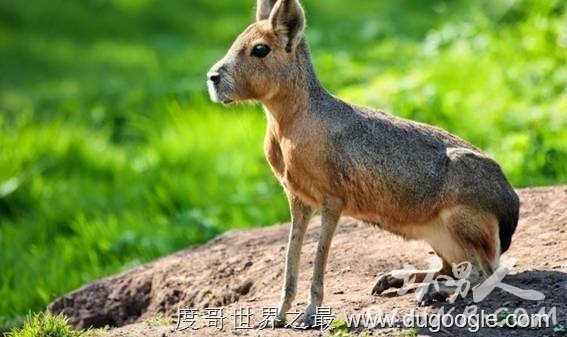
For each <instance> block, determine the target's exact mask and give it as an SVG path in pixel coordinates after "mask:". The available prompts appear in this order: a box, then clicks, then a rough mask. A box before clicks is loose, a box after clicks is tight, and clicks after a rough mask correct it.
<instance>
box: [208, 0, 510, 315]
mask: <svg viewBox="0 0 567 337" xmlns="http://www.w3.org/2000/svg"><path fill="white" fill-rule="evenodd" d="M304 26H305V17H304V12H303V9H302V7H301V5H300V4H299V2H298V0H277V1H275V0H258V11H257V21H256V22H255V23H254V24H252V25H251V26H249V27H248V28H247V29H246V30H245V31H244V32H243V33H242V34H241V35H240V36H239V37H238V38H237V39H236V41H235V42H234V44H233V45H232V47H231V48H230V50H229V51H228V53H227V54H226V56H225V57H224V58H223V59H222V60H220V61H219V62H218V63H217V64H216V65H215V66H214V67H213V68H212V69H211V71H210V72H209V78H210V80H209V82H208V85H209V90H210V93H211V97H212V99H213V100H215V101H220V102H223V103H230V102H233V101H243V100H254V101H259V102H261V103H262V104H263V106H264V110H265V112H266V116H267V132H266V138H265V144H264V149H265V153H266V157H267V159H268V162H269V163H270V166H271V167H272V170H273V171H274V173H275V175H276V177H277V179H278V180H279V181H280V182H281V184H282V185H283V187H284V189H285V191H286V194H287V195H288V198H289V200H290V209H291V213H292V230H291V234H290V240H289V244H288V252H287V259H286V276H285V281H284V287H283V290H282V301H281V303H280V319H282V320H283V319H285V315H284V313H285V312H286V311H287V310H288V309H289V307H290V305H291V302H292V301H293V297H294V296H295V288H296V280H297V264H298V263H299V252H298V250H300V249H301V242H302V240H303V234H304V233H305V227H306V224H307V222H308V221H309V217H310V215H311V212H312V211H313V210H316V209H318V210H320V211H321V214H322V222H323V226H322V230H321V238H320V242H319V247H318V250H317V255H316V257H315V263H314V273H313V281H312V286H311V298H310V303H309V306H308V308H307V314H308V315H310V314H312V313H313V312H314V308H315V307H316V306H318V305H321V302H322V297H323V274H324V269H325V264H326V261H327V257H328V252H329V246H330V242H331V238H332V235H333V233H334V230H335V228H336V223H337V221H338V218H339V216H340V215H349V216H352V217H355V218H358V219H361V220H364V221H367V222H369V223H372V224H375V225H377V226H379V227H381V228H383V229H385V230H388V231H391V232H393V233H397V234H399V235H402V236H403V237H405V238H407V239H423V240H425V241H427V242H429V243H430V244H431V245H432V247H433V248H434V250H435V251H436V252H437V254H438V255H439V256H440V257H441V258H443V260H444V264H445V265H446V266H448V265H450V264H451V263H459V262H462V261H467V260H468V261H471V262H473V264H474V269H475V272H477V273H478V274H479V275H482V276H483V277H487V276H488V275H490V274H491V273H492V272H493V270H494V268H496V267H497V266H498V259H499V256H500V254H501V252H503V251H505V250H506V249H507V248H508V246H509V243H510V238H511V236H512V234H513V232H514V229H515V226H516V223H517V218H518V208H519V202H518V198H517V196H516V194H515V192H514V190H513V189H512V187H511V186H510V185H509V183H508V182H507V180H506V178H505V176H504V174H503V173H502V171H501V169H500V167H499V166H498V164H496V163H495V162H494V161H493V160H491V159H490V158H489V157H487V156H486V155H484V154H483V153H482V152H480V151H479V150H478V149H477V148H475V147H474V146H472V145H470V144H468V143H467V142H465V141H463V140H462V139H460V138H458V137H456V136H454V135H451V134H450V133H448V132H446V131H444V130H441V129H438V128H435V127H432V126H429V125H425V124H421V123H417V122H413V121H409V120H405V119H401V118H397V117H394V116H392V115H389V114H386V113H384V112H381V111H376V110H373V109H370V108H367V107H362V106H357V105H353V104H349V103H346V102H344V101H342V100H340V99H338V98H336V97H334V96H333V95H331V94H329V93H328V92H327V91H326V90H325V89H324V88H323V87H322V86H321V84H320V83H319V81H318V79H317V77H316V75H315V72H314V70H313V66H312V64H311V58H310V55H309V51H308V47H307V43H306V41H305V39H304V36H303V28H304ZM260 43H261V44H266V45H268V46H269V47H270V48H271V52H270V53H269V54H268V55H267V56H265V57H263V58H260V57H255V56H252V55H251V53H252V49H253V48H254V46H256V45H257V44H260ZM215 77H216V82H215V81H213V80H214V79H215ZM443 270H444V271H446V270H447V268H444V269H443ZM479 280H480V278H479ZM390 281H391V280H390ZM390 283H392V282H390ZM393 283H395V282H393ZM383 284H389V283H388V282H386V283H384V282H383ZM377 286H378V284H377ZM379 288H380V287H379ZM375 289H376V288H375ZM378 290H379V291H376V292H377V293H379V292H381V291H383V290H384V289H378ZM306 322H308V323H309V322H311V320H310V318H309V316H308V317H307V318H306Z"/></svg>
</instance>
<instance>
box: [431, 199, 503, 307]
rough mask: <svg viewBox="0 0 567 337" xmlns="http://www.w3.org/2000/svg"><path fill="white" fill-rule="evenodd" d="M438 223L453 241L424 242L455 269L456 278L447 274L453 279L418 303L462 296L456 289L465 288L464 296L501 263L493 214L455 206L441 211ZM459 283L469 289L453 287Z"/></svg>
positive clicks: (432, 288) (434, 288)
mask: <svg viewBox="0 0 567 337" xmlns="http://www.w3.org/2000/svg"><path fill="white" fill-rule="evenodd" d="M440 220H441V221H440V222H439V224H440V226H441V227H442V228H443V229H442V230H444V231H445V233H446V234H448V235H447V237H450V238H452V242H451V243H449V242H445V243H443V242H440V241H439V240H431V238H430V239H429V240H427V241H428V242H429V243H430V244H431V245H432V246H434V249H435V251H437V252H439V254H440V255H441V256H443V257H444V259H446V261H447V262H448V263H450V264H451V265H452V266H455V267H456V268H454V270H456V271H457V275H450V276H451V278H452V279H453V280H448V281H446V282H439V283H437V287H429V288H428V291H427V292H426V293H425V294H424V296H423V297H422V299H421V301H420V303H421V304H429V303H430V302H431V301H433V300H445V299H447V298H449V297H451V296H455V297H456V296H459V295H462V296H464V295H465V294H464V293H456V291H455V290H459V292H460V291H463V290H465V289H466V290H467V295H468V294H471V293H472V288H474V287H475V286H476V285H478V284H480V283H482V282H484V280H486V279H487V278H488V277H489V276H490V275H492V273H493V272H494V270H496V269H497V268H498V264H499V260H500V239H499V236H498V221H497V219H496V217H495V216H494V215H492V214H491V213H488V212H485V211H479V210H476V209H473V208H469V207H465V206H458V207H454V208H451V209H447V210H444V211H443V212H441V214H440ZM451 274H453V273H451ZM459 282H460V283H463V282H466V285H468V287H466V286H465V287H462V286H458V285H457V286H455V283H456V284H459ZM455 297H453V298H452V300H454V299H455Z"/></svg>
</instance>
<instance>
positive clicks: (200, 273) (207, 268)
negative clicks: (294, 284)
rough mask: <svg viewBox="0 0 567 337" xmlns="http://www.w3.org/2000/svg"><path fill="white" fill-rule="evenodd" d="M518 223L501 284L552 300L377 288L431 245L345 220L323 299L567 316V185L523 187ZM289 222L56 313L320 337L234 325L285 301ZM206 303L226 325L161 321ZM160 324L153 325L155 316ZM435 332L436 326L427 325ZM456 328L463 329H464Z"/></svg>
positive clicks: (141, 327)
mask: <svg viewBox="0 0 567 337" xmlns="http://www.w3.org/2000/svg"><path fill="white" fill-rule="evenodd" d="M519 194H520V198H521V200H522V208H521V216H520V224H519V225H518V230H517V232H516V234H515V236H514V238H513V242H512V246H511V249H510V250H509V251H508V252H507V253H506V254H505V255H504V257H503V260H506V259H507V258H511V257H513V258H515V259H516V260H517V262H516V265H515V267H514V268H513V269H512V271H511V272H510V273H509V274H508V276H506V278H505V279H504V280H503V282H504V283H505V284H507V285H510V286H515V287H517V288H521V289H533V290H537V291H539V292H542V293H543V294H544V295H545V300H542V301H530V300H526V299H522V298H520V297H518V296H516V295H514V294H511V293H510V292H508V291H505V290H502V289H498V288H497V289H495V290H494V291H493V292H492V293H491V294H490V295H489V296H488V297H487V298H486V299H485V300H484V301H482V302H480V303H473V302H472V299H469V298H467V299H461V300H458V301H457V302H456V303H455V304H452V305H450V304H446V303H438V304H436V305H434V306H430V307H425V308H423V307H418V306H417V305H416V296H415V294H414V293H411V292H410V293H408V294H405V295H403V296H396V293H395V292H390V293H387V294H385V296H380V297H375V296H371V295H370V291H371V289H372V287H373V285H374V282H375V280H376V278H377V277H378V276H379V275H381V274H382V273H385V272H388V271H391V270H392V269H400V268H403V267H404V264H406V263H409V264H411V265H413V266H415V267H417V268H423V267H427V263H426V259H427V258H428V257H431V256H432V254H433V252H432V251H431V249H430V248H429V247H428V246H427V245H426V244H424V243H421V242H416V241H403V240H402V239H400V238H398V237H396V236H393V235H391V234H389V233H386V232H384V231H380V230H377V229H375V228H372V227H370V226H367V225H364V224H362V223H360V222H357V221H356V220H353V219H349V218H344V219H342V221H341V224H340V227H339V230H338V231H337V234H336V236H335V239H334V241H333V247H332V250H331V257H330V260H329V261H330V262H329V265H328V268H327V273H326V279H325V294H326V296H325V300H324V302H325V305H328V306H330V307H332V308H333V313H334V314H336V316H337V317H339V318H340V317H344V314H350V313H363V312H365V310H368V309H376V308H378V307H379V308H380V309H381V310H382V311H383V312H390V311H391V310H394V309H397V310H398V311H399V312H400V313H405V312H409V311H410V310H412V309H415V310H417V311H419V312H425V311H426V310H429V311H432V312H435V311H438V310H440V309H441V308H443V310H445V312H447V311H448V310H449V309H450V308H454V311H453V313H455V314H456V313H461V312H463V311H464V310H465V307H466V306H467V305H473V304H474V305H477V306H478V309H479V310H481V309H482V310H485V311H486V312H487V313H489V312H494V311H495V310H496V309H498V308H502V307H506V308H508V309H509V311H510V312H512V311H514V310H515V309H516V308H524V309H525V310H526V311H527V312H528V313H530V314H531V313H533V312H537V311H539V310H540V309H541V308H544V307H545V308H546V310H550V309H551V308H552V307H555V308H556V314H557V321H558V323H562V324H563V325H566V323H567V316H566V315H567V232H566V230H567V186H560V187H550V188H535V189H524V190H520V191H519ZM319 221H320V219H319V218H314V219H313V221H312V223H311V225H310V228H309V231H308V234H307V237H306V240H305V245H304V247H303V254H302V261H301V266H300V278H299V288H298V295H297V297H296V301H295V303H294V304H295V307H294V309H295V310H302V309H304V308H305V305H306V302H307V294H308V286H309V281H310V277H311V269H312V261H313V256H314V251H315V248H316V242H317V238H318V232H319ZM288 227H289V225H288V224H282V225H278V226H274V227H271V228H263V229H254V230H246V231H234V232H230V233H227V234H225V235H222V236H220V237H219V238H217V239H215V240H213V241H212V242H210V243H208V244H206V245H204V246H201V247H197V248H191V249H187V250H184V251H180V252H178V253H175V254H173V255H170V256H167V257H164V258H162V259H159V260H157V261H155V262H153V263H150V264H148V265H145V266H142V267H139V268H136V269H133V270H130V271H127V272H125V273H122V274H120V275H117V276H113V277H109V278H105V279H102V280H99V281H96V282H93V283H91V284H88V285H86V286H84V287H82V288H81V289H79V290H77V291H75V292H73V293H71V294H69V295H66V296H64V297H62V298H59V299H57V300H56V301H54V302H53V303H52V304H51V305H50V307H49V310H51V311H52V312H54V313H64V314H66V315H67V316H69V318H70V321H71V323H72V324H73V325H74V326H76V327H78V328H84V327H91V326H92V327H101V326H105V325H109V326H111V327H120V328H116V329H111V330H109V331H106V332H101V334H102V335H104V336H138V335H145V336H147V337H153V336H156V337H157V336H159V337H162V336H177V335H179V336H189V335H194V336H219V335H223V336H224V335H226V336H230V335H247V336H266V335H269V336H296V335H301V336H318V335H320V332H319V331H301V332H298V331H297V330H293V329H277V330H275V331H271V330H264V331H261V330H256V329H255V330H235V329H234V317H231V313H233V312H234V310H235V309H238V308H246V307H249V308H250V310H251V313H253V314H254V316H252V318H251V320H252V322H258V321H259V320H260V319H261V318H262V309H261V308H263V307H273V306H275V305H276V304H277V302H278V299H279V290H280V286H281V282H282V274H283V259H284V250H285V244H286V240H287V232H288ZM185 307H189V308H195V309H200V311H199V313H198V315H199V314H201V315H202V314H203V313H204V310H203V309H204V308H210V307H226V309H225V310H226V311H225V313H224V316H226V317H227V320H226V321H225V322H224V325H225V327H224V330H223V331H222V332H219V331H218V330H217V329H216V328H213V327H208V328H204V327H202V328H200V329H199V330H196V331H191V330H190V329H188V330H185V331H181V332H179V331H176V332H174V331H172V328H175V326H171V325H167V324H156V323H155V322H156V320H155V319H154V318H155V317H156V315H159V314H162V315H166V316H171V315H174V314H175V313H176V312H177V310H178V308H185ZM152 322H153V323H152ZM555 330H556V331H555V332H554V331H553V328H548V329H546V330H533V329H518V328H515V329H511V328H485V329H481V332H480V335H483V336H510V335H515V336H534V335H537V336H539V335H549V336H553V335H554V334H557V333H560V331H559V330H561V329H560V328H556V329H555ZM397 331H399V329H397V328H375V329H373V330H371V333H372V335H374V336H378V335H380V336H382V335H384V336H390V335H393V336H396V335H397ZM419 331H420V333H421V334H424V335H435V333H432V332H431V331H430V330H428V329H426V328H423V329H421V330H419ZM457 331H458V333H457ZM437 334H439V335H446V336H453V335H457V334H458V335H461V336H467V335H471V336H474V335H478V334H473V333H471V332H469V331H467V330H466V329H457V328H455V327H445V328H442V329H441V330H440V331H439V332H438V333H437Z"/></svg>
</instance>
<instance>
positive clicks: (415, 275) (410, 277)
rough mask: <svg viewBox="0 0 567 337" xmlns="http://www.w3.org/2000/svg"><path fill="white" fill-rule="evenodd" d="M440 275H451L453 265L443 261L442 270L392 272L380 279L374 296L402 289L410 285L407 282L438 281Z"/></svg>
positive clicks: (375, 286) (374, 289)
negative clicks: (390, 290)
mask: <svg viewBox="0 0 567 337" xmlns="http://www.w3.org/2000/svg"><path fill="white" fill-rule="evenodd" d="M440 275H448V276H450V275H451V264H449V263H448V262H447V261H445V260H443V265H442V266H441V268H440V269H433V270H408V271H403V270H399V271H396V270H394V271H391V272H389V273H386V274H384V275H382V276H380V277H379V278H378V280H377V281H376V284H375V285H374V287H373V288H372V295H381V294H382V293H383V292H385V291H386V290H388V289H392V288H395V289H400V288H402V287H404V286H406V285H408V284H405V281H406V280H407V281H409V282H411V283H422V282H425V281H426V280H427V278H428V277H431V278H432V279H436V278H437V277H439V276H440Z"/></svg>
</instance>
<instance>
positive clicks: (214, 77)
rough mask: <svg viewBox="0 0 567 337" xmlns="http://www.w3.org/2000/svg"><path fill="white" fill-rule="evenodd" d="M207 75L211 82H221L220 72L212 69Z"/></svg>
mask: <svg viewBox="0 0 567 337" xmlns="http://www.w3.org/2000/svg"><path fill="white" fill-rule="evenodd" d="M207 77H208V78H209V80H210V81H211V82H213V84H215V85H216V84H219V82H220V74H219V73H218V72H216V71H212V72H210V73H208V74H207Z"/></svg>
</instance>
